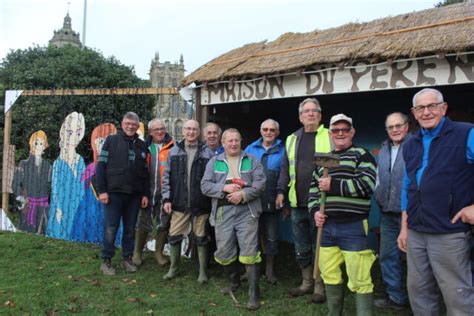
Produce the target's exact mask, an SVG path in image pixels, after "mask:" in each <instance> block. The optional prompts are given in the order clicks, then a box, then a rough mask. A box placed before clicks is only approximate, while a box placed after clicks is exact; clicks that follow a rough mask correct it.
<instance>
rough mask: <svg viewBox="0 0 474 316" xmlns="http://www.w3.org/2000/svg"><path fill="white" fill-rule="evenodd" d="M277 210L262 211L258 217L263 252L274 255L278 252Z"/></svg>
mask: <svg viewBox="0 0 474 316" xmlns="http://www.w3.org/2000/svg"><path fill="white" fill-rule="evenodd" d="M279 215H280V213H278V212H263V213H262V214H261V215H260V219H259V228H258V229H259V232H260V236H262V240H263V242H264V245H265V248H264V251H263V253H265V254H266V255H269V256H274V255H276V254H277V253H278V216H279Z"/></svg>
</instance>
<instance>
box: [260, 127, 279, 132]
mask: <svg viewBox="0 0 474 316" xmlns="http://www.w3.org/2000/svg"><path fill="white" fill-rule="evenodd" d="M262 132H264V133H267V132H270V133H275V132H276V129H275V128H267V127H263V128H262Z"/></svg>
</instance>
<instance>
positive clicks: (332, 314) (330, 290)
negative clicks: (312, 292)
mask: <svg viewBox="0 0 474 316" xmlns="http://www.w3.org/2000/svg"><path fill="white" fill-rule="evenodd" d="M326 300H327V302H328V309H329V313H328V315H329V316H341V315H342V310H343V308H344V284H338V285H329V284H326Z"/></svg>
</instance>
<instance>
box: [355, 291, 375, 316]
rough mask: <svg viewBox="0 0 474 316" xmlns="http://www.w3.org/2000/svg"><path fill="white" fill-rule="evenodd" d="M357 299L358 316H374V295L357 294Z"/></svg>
mask: <svg viewBox="0 0 474 316" xmlns="http://www.w3.org/2000/svg"><path fill="white" fill-rule="evenodd" d="M355 298H356V311H357V316H372V293H366V294H358V293H356V295H355Z"/></svg>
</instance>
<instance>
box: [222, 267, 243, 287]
mask: <svg viewBox="0 0 474 316" xmlns="http://www.w3.org/2000/svg"><path fill="white" fill-rule="evenodd" d="M223 267H224V271H225V273H226V274H227V275H228V276H229V280H230V284H229V286H226V287H223V288H222V289H221V290H220V292H221V293H222V294H229V293H230V292H235V291H237V290H238V289H239V287H240V273H239V263H238V262H237V261H234V262H232V263H231V264H229V265H227V266H223Z"/></svg>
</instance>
